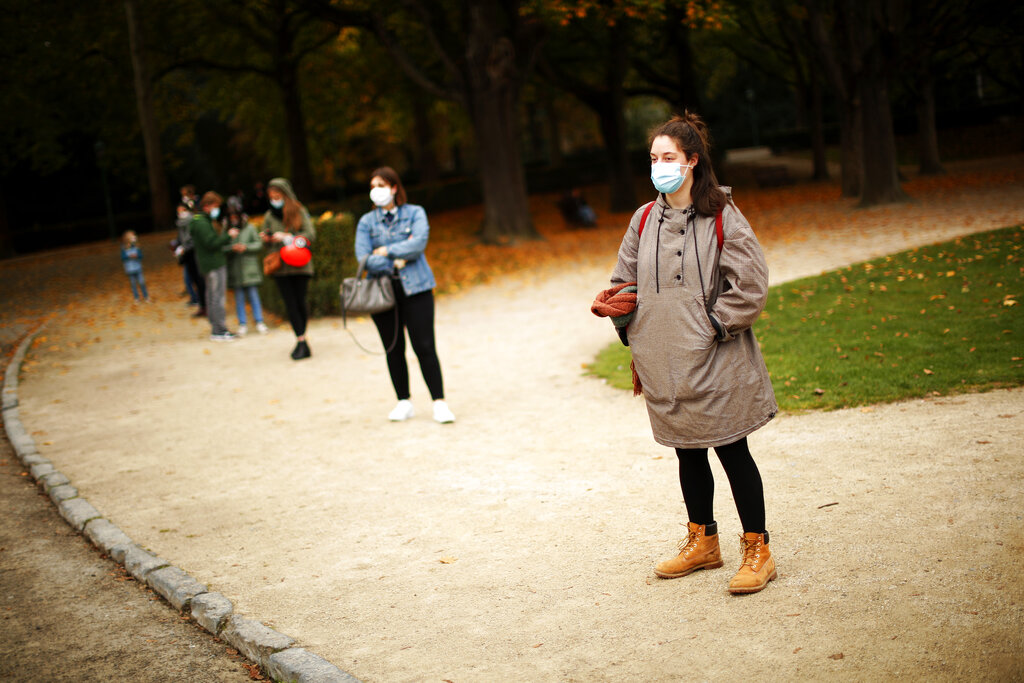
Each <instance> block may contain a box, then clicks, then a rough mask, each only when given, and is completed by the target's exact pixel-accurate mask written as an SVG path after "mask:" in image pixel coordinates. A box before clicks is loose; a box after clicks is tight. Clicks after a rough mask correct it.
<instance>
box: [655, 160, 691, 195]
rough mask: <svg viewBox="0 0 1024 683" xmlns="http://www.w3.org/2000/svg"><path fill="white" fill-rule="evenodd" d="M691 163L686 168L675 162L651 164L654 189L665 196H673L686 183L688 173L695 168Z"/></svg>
mask: <svg viewBox="0 0 1024 683" xmlns="http://www.w3.org/2000/svg"><path fill="white" fill-rule="evenodd" d="M694 165H695V164H694V163H693V162H690V163H689V164H686V165H685V166H684V165H682V164H680V163H677V162H674V161H658V162H655V163H653V164H651V181H652V182H653V183H654V189H656V190H657V191H658V192H664V193H665V194H672V193H673V192H675V191H676V190H678V189H679V188H680V187H682V186H683V183H684V182H686V173H687V171H689V170H690V169H691V168H693V167H694Z"/></svg>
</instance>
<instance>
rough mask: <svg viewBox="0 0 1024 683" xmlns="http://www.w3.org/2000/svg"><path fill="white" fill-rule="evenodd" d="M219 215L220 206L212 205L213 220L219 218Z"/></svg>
mask: <svg viewBox="0 0 1024 683" xmlns="http://www.w3.org/2000/svg"><path fill="white" fill-rule="evenodd" d="M219 217H220V207H219V206H211V207H210V218H212V219H213V220H217V219H218V218H219Z"/></svg>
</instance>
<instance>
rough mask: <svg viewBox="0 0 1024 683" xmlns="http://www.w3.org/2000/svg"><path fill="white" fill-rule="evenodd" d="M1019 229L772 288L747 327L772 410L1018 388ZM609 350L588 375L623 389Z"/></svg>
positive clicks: (1022, 288) (1023, 315) (1023, 309)
mask: <svg viewBox="0 0 1024 683" xmlns="http://www.w3.org/2000/svg"><path fill="white" fill-rule="evenodd" d="M1022 237H1024V229H1022V227H1021V226H1016V227H1012V228H1004V229H1002V230H995V231H992V232H986V233H979V234H976V235H971V236H968V237H963V238H960V239H957V240H954V241H951V242H944V243H942V244H936V245H932V246H928V247H921V248H919V249H912V250H910V251H906V252H902V253H899V254H895V255H892V256H886V257H884V258H880V259H876V260H873V261H868V262H865V263H859V264H856V265H853V266H850V267H848V268H843V269H841V270H837V271H834V272H829V273H825V274H824V275H820V276H817V277H810V278H804V279H802V280H795V281H793V282H787V283H784V284H782V285H778V286H775V287H772V288H771V290H770V291H769V294H768V303H767V304H766V306H765V310H764V312H763V313H762V314H761V319H760V320H759V321H758V323H757V324H756V325H755V327H754V332H755V334H756V335H757V338H758V340H759V341H760V343H761V350H762V352H763V353H764V357H765V361H766V363H767V364H768V371H769V372H770V373H771V376H772V384H773V385H774V387H775V394H776V397H777V398H778V401H779V406H780V407H781V408H782V409H784V410H806V409H820V408H823V409H834V408H842V407H846V406H857V405H864V404H870V403H879V402H886V401H896V400H899V399H904V398H913V397H921V396H927V395H943V394H951V393H960V392H966V391H980V390H986V389H992V388H996V387H1004V386H1019V385H1021V384H1024V263H1022V259H1021V257H1022V256H1024V254H1022V242H1024V240H1022ZM629 360H630V356H629V349H627V348H625V347H623V346H622V345H621V344H618V343H617V342H616V343H613V344H611V345H609V346H608V347H607V348H606V349H604V350H603V351H602V352H601V353H600V354H599V355H598V358H597V359H596V360H595V361H594V363H593V364H592V365H591V366H589V371H590V373H591V374H594V375H598V376H600V377H604V378H606V379H607V380H608V382H609V383H610V384H612V385H613V386H616V387H619V388H622V389H631V388H632V382H631V380H630V372H629Z"/></svg>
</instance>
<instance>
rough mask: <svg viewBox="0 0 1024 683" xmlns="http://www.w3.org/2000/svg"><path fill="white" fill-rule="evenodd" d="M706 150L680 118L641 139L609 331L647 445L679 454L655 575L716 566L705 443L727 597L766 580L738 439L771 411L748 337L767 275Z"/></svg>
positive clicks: (746, 462)
mask: <svg viewBox="0 0 1024 683" xmlns="http://www.w3.org/2000/svg"><path fill="white" fill-rule="evenodd" d="M709 149H710V146H709V143H708V132H707V127H706V126H705V124H704V122H703V121H702V120H701V119H700V118H699V117H698V116H696V115H695V114H692V113H689V112H687V113H686V114H685V116H683V117H679V116H677V117H675V118H673V119H672V120H670V121H668V122H667V123H665V124H663V125H662V126H660V127H659V128H657V129H656V130H655V131H654V133H653V134H652V135H651V179H652V180H653V182H654V186H655V188H656V189H657V190H658V192H659V193H660V194H659V196H658V199H657V200H656V201H655V202H654V203H653V205H650V206H649V208H648V207H641V208H640V209H637V211H636V213H635V214H634V215H633V219H632V220H631V221H630V225H629V229H628V230H627V231H626V234H625V236H624V237H623V240H622V245H621V246H620V247H619V255H618V263H617V264H616V266H615V271H614V273H613V275H612V284H613V285H618V286H621V285H623V284H625V283H633V282H635V283H636V287H637V295H636V298H637V301H636V309H635V311H634V313H633V317H632V320H631V321H630V322H629V325H628V327H627V328H625V331H624V333H622V332H620V334H621V336H622V337H623V342H624V343H626V344H628V345H629V346H630V348H631V349H632V352H633V362H634V366H635V371H636V375H637V377H638V381H639V383H640V384H642V386H643V393H644V398H645V400H646V403H647V411H648V414H649V416H650V420H651V428H652V430H653V432H654V439H655V441H657V442H658V443H660V444H662V445H665V446H669V447H672V448H674V449H675V451H676V455H677V456H678V458H679V482H680V485H681V487H682V491H683V498H684V500H685V504H686V511H687V514H688V516H689V522H688V524H687V529H688V535H687V538H686V539H684V540H683V541H681V542H680V544H679V549H680V552H679V555H678V556H677V557H675V558H673V559H670V560H667V561H665V562H661V563H660V564H658V565H657V566H656V567H655V569H654V571H655V574H657V575H658V576H660V577H662V578H678V577H681V576H686V575H687V574H689V573H691V572H693V571H695V570H697V569H713V568H717V567H721V566H722V565H723V562H722V555H721V552H720V550H719V545H718V528H717V523H716V522H715V519H714V514H713V511H712V500H713V495H714V479H713V478H712V474H711V467H710V465H709V463H708V457H707V449H708V448H709V447H713V448H714V449H715V452H716V454H717V455H718V458H719V460H720V461H721V463H722V467H723V468H724V469H725V472H726V475H727V476H728V477H729V484H730V486H731V488H732V492H733V497H734V498H735V500H736V508H737V510H738V512H739V517H740V522H741V523H742V525H743V532H744V533H743V534H742V536H741V551H742V553H743V561H742V564H741V566H740V569H739V571H738V572H737V574H736V575H735V576H734V577H733V579H732V581H731V582H730V584H729V590H730V591H731V592H733V593H754V592H757V591H759V590H761V589H762V588H764V587H765V586H766V585H767V584H768V582H769V581H771V580H772V579H774V578H775V576H776V571H775V561H774V559H773V558H772V556H771V553H770V551H769V548H768V532H767V531H766V529H765V511H764V491H763V487H762V483H761V475H760V473H759V472H758V469H757V465H756V464H755V463H754V460H753V458H752V457H751V455H750V451H749V449H748V448H747V439H746V437H747V435H748V434H750V433H751V432H753V431H754V430H756V429H758V428H759V427H761V426H762V425H764V424H765V423H767V422H768V421H769V420H771V419H772V417H774V416H775V413H776V412H777V411H778V407H777V405H776V403H775V394H774V392H773V391H772V385H771V381H770V379H769V377H768V371H767V369H766V368H765V364H764V359H763V358H762V356H761V352H760V350H759V348H758V345H757V340H756V339H755V338H754V333H753V331H752V330H751V325H752V324H753V323H754V321H756V320H757V318H758V316H759V315H760V313H761V309H762V308H764V304H765V300H766V298H767V293H768V267H767V265H766V264H765V259H764V254H763V253H762V251H761V247H760V245H759V244H758V242H757V238H756V237H755V236H754V232H753V230H751V228H750V224H749V223H747V220H746V219H745V218H744V217H743V214H741V213H740V211H739V209H737V208H736V206H735V204H733V202H732V197H731V195H730V194H729V190H728V188H724V187H720V186H719V185H718V181H717V179H716V178H715V173H714V170H713V168H712V166H711V157H710V155H709V154H708V152H709ZM719 216H720V217H719ZM645 218H646V220H643V219H645ZM642 221H643V223H644V226H641V222H642ZM719 235H720V236H721V239H719Z"/></svg>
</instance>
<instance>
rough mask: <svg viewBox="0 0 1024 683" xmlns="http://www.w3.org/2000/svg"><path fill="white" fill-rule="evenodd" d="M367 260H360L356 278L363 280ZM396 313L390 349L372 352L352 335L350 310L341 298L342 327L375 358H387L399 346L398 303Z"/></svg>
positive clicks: (364, 258)
mask: <svg viewBox="0 0 1024 683" xmlns="http://www.w3.org/2000/svg"><path fill="white" fill-rule="evenodd" d="M367 258H368V256H364V257H363V258H361V259H359V266H358V268H356V278H361V277H362V276H363V275H364V274H365V273H366V259H367ZM385 277H387V276H385ZM394 311H395V334H394V336H393V337H392V339H391V343H390V344H389V345H388V347H387V348H386V349H384V353H380V352H379V351H371V350H370V349H368V348H366V347H365V346H363V345H362V344H360V343H359V340H358V339H356V335H354V334H353V333H352V330H350V329H348V310H347V309H346V308H345V297H341V326H342V327H343V328H345V331H346V332H348V336H350V337H352V341H354V342H355V343H356V346H358V347H359V348H360V349H362V350H363V351H365V352H366V353H369V354H372V355H374V356H382V355H383V356H386V355H387V354H389V353H391V352H392V351H394V349H395V345H396V344H398V334H399V332H400V330H399V329H398V327H399V326H398V303H397V302H395V307H394Z"/></svg>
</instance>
